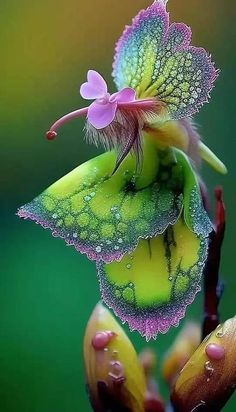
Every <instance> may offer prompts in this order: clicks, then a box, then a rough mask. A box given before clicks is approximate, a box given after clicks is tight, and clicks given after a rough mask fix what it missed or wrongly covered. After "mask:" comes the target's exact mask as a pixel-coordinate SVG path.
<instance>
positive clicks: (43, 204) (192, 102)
mask: <svg viewBox="0 0 236 412" xmlns="http://www.w3.org/2000/svg"><path fill="white" fill-rule="evenodd" d="M166 3H167V2H166V1H164V0H157V1H154V3H153V4H152V5H151V6H150V7H148V8H147V10H143V11H141V12H140V13H139V14H138V16H137V17H136V18H135V19H134V20H133V23H132V25H131V26H130V27H127V28H126V29H125V32H124V33H123V35H122V36H121V39H120V40H119V42H118V44H117V46H116V55H115V60H114V65H113V76H114V80H115V83H116V85H117V87H118V93H114V94H112V95H110V94H109V93H108V89H107V85H106V82H105V80H104V79H103V78H102V76H101V75H99V74H98V73H97V72H95V71H89V72H88V79H87V82H86V83H84V84H83V85H82V86H81V95H82V96H83V97H84V98H85V99H89V100H90V99H95V101H94V102H93V103H92V104H91V105H90V106H89V107H87V108H83V109H79V110H76V111H74V112H72V113H70V114H68V115H66V116H64V117H62V118H61V119H59V120H58V121H56V123H54V125H53V126H52V127H51V129H50V131H49V132H48V133H47V136H48V138H49V139H52V138H54V137H55V136H56V135H57V130H58V128H59V127H60V126H61V125H63V124H64V123H66V122H68V121H69V120H71V119H74V118H76V117H79V116H86V117H87V125H86V131H87V138H88V139H89V140H90V141H92V142H94V143H96V144H97V143H99V142H101V143H102V144H104V146H105V148H106V149H109V151H108V152H107V153H105V154H103V155H101V156H99V157H97V158H95V159H92V160H90V161H88V162H86V163H85V164H83V165H81V166H79V167H78V168H77V169H75V170H74V171H72V172H71V173H69V174H68V175H67V176H65V177H63V178H62V179H60V180H59V181H58V182H56V183H54V184H53V185H52V186H51V187H49V188H48V189H47V190H45V191H44V192H43V193H42V194H41V195H40V196H38V197H37V198H36V199H35V200H33V202H31V203H29V204H27V205H25V206H23V207H22V208H20V210H19V212H18V214H19V216H21V217H23V218H30V219H32V220H35V221H36V222H37V223H40V224H41V225H42V226H43V227H45V228H50V229H51V230H52V232H53V235H54V236H59V237H62V238H63V239H65V241H66V243H67V244H69V245H73V246H74V247H75V248H76V249H77V250H78V251H80V252H82V253H86V255H87V256H88V257H89V258H90V259H93V260H95V261H97V269H98V278H99V282H100V287H101V293H102V297H103V299H104V301H105V302H106V303H107V304H108V306H110V307H111V308H113V309H114V311H115V312H116V313H117V314H118V315H119V316H120V318H121V319H122V321H125V322H128V324H129V326H130V328H131V329H136V330H138V331H139V332H140V333H141V334H142V335H143V336H146V338H147V339H150V338H152V337H154V338H155V337H156V335H157V333H158V332H163V333H164V332H166V331H167V330H168V329H169V328H170V327H171V326H177V325H178V324H179V321H180V319H181V318H183V317H184V315H185V312H186V307H187V305H189V304H190V303H192V301H193V300H194V297H195V295H196V293H197V292H198V291H199V290H200V283H201V275H202V272H203V268H204V265H205V262H206V258H207V251H208V238H209V234H210V233H211V231H212V230H213V226H212V224H211V222H210V220H209V217H208V215H207V213H206V211H205V209H204V206H203V202H202V194H201V187H202V184H201V181H200V178H199V175H198V173H197V171H196V170H197V167H198V166H199V162H200V158H203V159H205V160H206V161H208V162H209V163H210V164H211V165H212V166H213V167H214V168H215V169H217V170H218V171H220V172H222V173H225V172H226V168H225V166H224V165H223V164H222V163H221V162H220V160H219V159H218V158H217V157H216V156H215V155H214V154H213V153H212V152H211V151H210V149H208V148H207V147H206V146H205V145H204V144H203V143H202V142H201V140H200V136H199V135H198V133H197V130H196V127H195V126H194V124H193V122H192V120H191V119H190V118H189V116H192V115H193V114H194V113H196V112H197V111H198V110H199V109H200V107H201V106H202V105H203V104H204V103H205V102H206V101H207V100H208V98H209V94H210V92H211V90H212V88H213V84H214V81H215V79H216V78H217V75H218V71H217V70H216V69H215V67H214V64H213V63H212V61H211V58H210V56H209V55H208V54H207V53H206V51H205V50H204V49H202V48H196V47H193V46H191V30H190V28H189V27H188V26H186V25H185V24H182V23H172V24H170V22H169V14H168V13H167V10H166ZM111 149H112V150H111ZM133 154H135V155H136V156H133Z"/></svg>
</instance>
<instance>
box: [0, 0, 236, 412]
mask: <svg viewBox="0 0 236 412" xmlns="http://www.w3.org/2000/svg"><path fill="white" fill-rule="evenodd" d="M149 4H150V1H148V0H119V1H115V0H92V1H82V0H67V1H64V0H41V1H30V0H1V3H0V20H1V21H0V33H1V35H0V45H1V63H0V79H1V81H0V96H1V121H0V125H1V126H0V134H1V157H2V159H1V166H2V168H3V169H2V171H1V173H0V179H1V202H0V207H1V214H0V216H1V220H2V221H1V227H0V240H1V246H0V254H1V262H0V410H1V411H3V412H21V411H22V412H77V411H78V412H89V411H90V410H91V409H90V406H89V403H88V400H87V397H86V393H85V388H84V371H83V358H82V340H83V333H84V329H85V326H86V322H87V320H88V318H89V315H90V313H91V311H92V309H93V307H94V305H95V303H96V302H97V301H98V300H99V290H98V284H97V281H96V270H95V266H94V264H93V263H91V262H89V261H88V260H87V259H86V258H85V257H84V256H81V255H80V254H78V253H77V252H75V250H74V249H72V248H68V247H65V245H64V242H63V241H62V240H59V239H54V238H53V237H52V236H51V234H50V233H49V232H48V231H46V230H43V229H42V228H40V227H38V226H36V225H35V224H33V223H31V222H26V221H20V220H19V219H18V218H17V217H16V216H15V211H16V209H17V207H19V206H20V205H22V204H24V203H26V202H27V201H30V200H31V199H33V198H34V197H35V196H36V195H37V194H39V193H40V192H41V191H42V190H43V189H44V188H46V187H47V186H49V185H50V184H51V183H53V182H54V181H55V180H57V179H58V178H60V177H61V176H63V175H64V174H66V173H67V172H69V171H70V170H72V169H73V168H74V167H76V166H77V165H79V164H81V163H82V162H84V161H85V160H87V159H89V158H91V157H92V156H94V155H96V154H97V153H98V152H99V151H98V150H97V149H95V148H94V147H89V146H88V145H86V144H85V142H84V140H83V132H82V128H83V121H80V120H78V121H74V122H73V123H71V124H69V125H67V126H65V127H64V128H63V130H61V132H60V136H59V138H58V139H57V140H56V141H54V142H48V141H46V139H44V133H45V131H46V130H47V129H48V127H49V125H50V124H51V122H52V121H53V120H55V119H56V118H58V117H59V116H61V115H62V114H64V113H65V112H68V111H70V110H72V109H75V108H77V107H79V106H81V105H82V100H81V98H80V96H79V93H78V90H79V85H80V84H81V83H82V82H83V81H84V79H85V76H86V72H87V70H88V69H89V68H93V69H96V70H98V71H100V72H101V73H102V74H103V75H104V77H105V78H106V79H108V81H109V82H110V88H111V90H114V85H113V84H112V80H111V76H110V73H111V64H112V58H113V49H114V44H115V42H116V40H117V38H118V37H119V35H120V34H121V32H122V30H123V27H124V25H125V24H127V23H129V22H130V20H131V18H132V17H133V16H134V15H135V14H136V13H137V12H138V11H139V9H141V8H143V7H146V6H148V5H149ZM169 10H170V11H171V15H172V20H174V21H184V22H186V23H187V24H189V25H190V26H191V27H192V29H193V33H194V36H193V37H194V43H195V44H196V45H201V46H203V47H205V48H207V49H208V50H210V51H211V53H212V55H213V57H214V59H215V61H216V64H217V66H218V67H220V68H221V70H222V73H221V76H220V78H219V80H218V81H217V85H216V88H215V90H214V92H213V96H212V100H211V103H210V104H209V105H207V106H206V107H204V108H203V109H202V111H201V113H200V114H199V116H198V117H197V120H198V122H199V124H200V125H201V126H200V128H201V133H202V135H203V136H204V138H205V139H206V141H207V143H208V145H209V146H210V147H211V148H212V149H213V150H214V151H215V152H216V153H217V154H219V155H220V157H221V158H222V159H223V160H224V161H225V162H226V164H227V166H228V169H229V174H228V176H226V177H221V176H219V175H216V174H215V173H214V172H213V171H212V170H210V169H209V168H208V167H204V168H203V174H204V177H205V179H206V181H207V183H208V184H209V188H210V190H212V189H213V187H214V186H215V185H216V184H223V185H224V188H225V200H226V204H227V210H228V227H227V235H226V240H225V244H224V254H223V260H222V276H223V277H224V279H225V282H226V290H225V295H224V298H223V301H222V303H221V316H222V319H226V318H227V317H231V316H232V315H234V314H235V293H236V273H235V264H234V262H235V244H236V238H235V227H236V226H235V224H236V219H235V210H236V209H235V207H236V198H235V182H236V181H235V178H236V173H235V153H236V151H235V149H236V145H235V136H234V135H235V130H234V126H235V109H236V107H235V95H236V88H235V83H236V82H235V72H236V55H235V38H236V24H235V18H236V6H235V2H234V0H225V1H222V0H214V1H213V0H170V1H169ZM201 303H202V302H201V295H199V296H198V298H197V300H196V302H195V303H194V305H193V306H192V307H191V309H189V310H188V314H187V317H188V318H192V317H194V318H196V319H201V316H202V308H201ZM175 334H176V330H174V331H171V332H170V333H169V334H168V335H166V336H160V337H158V339H157V341H156V342H153V343H151V346H153V347H154V348H156V350H157V351H158V352H159V354H160V359H161V354H162V353H163V352H164V350H165V348H166V347H167V345H168V344H171V342H172V340H173V338H174V336H175ZM131 337H132V339H133V341H134V343H135V345H136V347H137V349H141V348H142V347H144V346H145V342H144V340H142V339H141V338H140V337H139V336H138V334H136V333H133V334H131ZM235 350H236V348H235ZM235 410H236V397H235V398H233V399H232V400H231V401H230V403H229V404H228V406H227V407H226V408H225V411H235Z"/></svg>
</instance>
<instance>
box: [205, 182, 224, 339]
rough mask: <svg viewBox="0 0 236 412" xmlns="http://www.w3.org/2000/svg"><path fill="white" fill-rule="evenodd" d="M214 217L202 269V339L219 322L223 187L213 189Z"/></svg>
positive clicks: (221, 291)
mask: <svg viewBox="0 0 236 412" xmlns="http://www.w3.org/2000/svg"><path fill="white" fill-rule="evenodd" d="M215 198H216V217H215V230H214V231H213V232H212V234H211V237H210V244H209V254H208V260H207V264H206V267H205V270H204V321H203V326H202V338H203V339H204V338H205V337H206V336H207V335H209V333H211V332H212V331H213V330H214V329H215V328H216V327H217V326H218V324H219V323H220V317H219V311H218V306H219V303H220V299H221V296H222V293H223V284H222V282H221V281H220V280H219V269H220V260H221V249H222V244H223V240H224V234H225V216H226V213H225V205H224V201H223V189H222V188H217V189H215Z"/></svg>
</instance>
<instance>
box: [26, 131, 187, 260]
mask: <svg viewBox="0 0 236 412" xmlns="http://www.w3.org/2000/svg"><path fill="white" fill-rule="evenodd" d="M143 150H144V156H143V158H144V160H143V165H142V170H141V172H140V173H137V170H136V159H135V158H134V157H132V156H131V155H129V156H128V157H127V159H125V161H124V162H123V163H122V165H121V166H120V168H119V169H118V171H117V172H116V173H115V174H113V175H112V171H113V170H114V165H115V161H116V154H115V153H114V152H108V153H105V154H103V155H101V156H99V157H97V158H95V159H92V160H90V161H88V162H86V163H85V164H83V165H81V166H79V167H78V168H76V169H75V170H73V171H72V172H71V173H69V174H68V175H66V176H65V177H63V178H62V179H60V180H59V181H58V182H56V183H54V184H53V185H52V186H50V187H49V188H48V189H47V190H45V191H44V192H43V193H42V194H41V195H40V196H39V197H37V198H36V199H35V200H33V202H31V203H29V204H27V205H25V206H23V207H22V208H21V209H20V210H19V212H18V214H19V215H20V216H21V217H24V218H30V219H33V220H35V221H36V222H37V223H40V224H41V225H42V226H43V227H46V228H50V229H51V230H52V232H53V235H54V236H59V237H62V238H64V239H65V241H66V242H67V243H68V244H70V245H74V246H75V248H76V249H77V250H79V251H80V252H82V253H86V254H87V256H88V257H89V258H91V259H94V260H103V261H105V262H111V261H113V260H119V259H121V258H122V257H123V256H124V254H126V253H127V252H130V251H132V250H133V249H135V247H136V246H137V244H138V240H139V238H148V237H153V236H155V235H157V234H160V233H163V232H164V230H165V229H166V228H167V227H168V226H169V225H173V224H174V223H175V222H176V220H177V219H178V217H179V215H180V213H181V210H182V196H181V194H180V190H179V188H177V186H178V185H177V183H176V182H177V181H178V179H173V177H172V176H171V168H170V166H168V164H167V165H166V166H165V169H163V167H164V166H163V165H162V166H161V169H160V155H159V153H158V151H157V149H156V147H155V146H154V145H153V143H151V141H149V140H148V139H146V141H145V144H144V149H143ZM167 153H168V152H167ZM163 156H164V155H163V154H162V156H161V162H162V163H163V162H164V160H165V159H164V160H163V159H162V157H163Z"/></svg>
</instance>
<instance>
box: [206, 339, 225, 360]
mask: <svg viewBox="0 0 236 412" xmlns="http://www.w3.org/2000/svg"><path fill="white" fill-rule="evenodd" d="M206 354H207V356H208V357H209V358H210V359H212V360H221V359H223V358H224V356H225V349H224V347H223V346H221V345H217V344H216V343H210V344H209V345H207V347H206Z"/></svg>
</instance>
